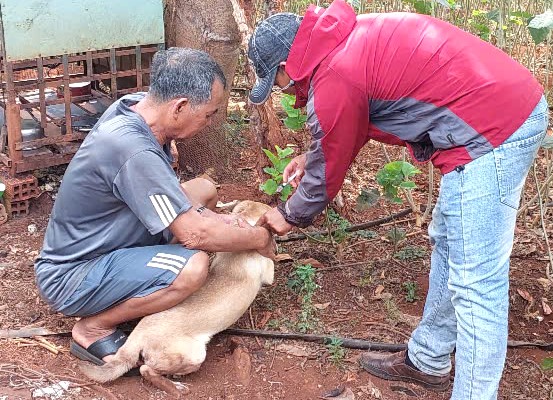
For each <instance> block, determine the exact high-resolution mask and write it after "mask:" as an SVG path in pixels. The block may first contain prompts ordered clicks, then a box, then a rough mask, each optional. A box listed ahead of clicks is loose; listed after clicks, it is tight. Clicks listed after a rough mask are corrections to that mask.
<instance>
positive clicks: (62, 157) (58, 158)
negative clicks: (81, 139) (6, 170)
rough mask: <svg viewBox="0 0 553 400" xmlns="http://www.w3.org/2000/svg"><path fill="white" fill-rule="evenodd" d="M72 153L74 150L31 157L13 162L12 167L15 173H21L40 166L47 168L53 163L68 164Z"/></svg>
mask: <svg viewBox="0 0 553 400" xmlns="http://www.w3.org/2000/svg"><path fill="white" fill-rule="evenodd" d="M74 155H75V152H73V153H67V154H54V155H48V156H37V157H32V159H31V160H26V159H23V160H20V161H17V162H13V163H12V168H14V169H15V172H16V173H21V172H26V171H33V170H35V169H40V168H48V167H52V166H54V165H61V164H68V163H69V161H71V159H72V158H73V156H74ZM30 158H31V157H30Z"/></svg>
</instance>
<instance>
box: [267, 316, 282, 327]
mask: <svg viewBox="0 0 553 400" xmlns="http://www.w3.org/2000/svg"><path fill="white" fill-rule="evenodd" d="M280 326H281V322H280V321H279V320H278V319H276V318H272V319H270V320H269V322H267V328H269V329H278V328H280Z"/></svg>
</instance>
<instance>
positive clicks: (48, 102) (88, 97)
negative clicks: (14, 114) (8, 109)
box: [21, 94, 95, 112]
mask: <svg viewBox="0 0 553 400" xmlns="http://www.w3.org/2000/svg"><path fill="white" fill-rule="evenodd" d="M94 98H95V97H94V96H93V95H90V94H87V95H84V96H77V97H72V98H71V100H72V101H87V100H91V99H94ZM63 103H65V99H56V100H46V103H45V104H46V105H47V106H53V105H56V104H63ZM38 106H40V103H37V102H36V101H34V102H32V103H31V102H26V103H25V104H21V108H22V109H25V110H26V109H29V108H37V107H38ZM46 112H47V111H46Z"/></svg>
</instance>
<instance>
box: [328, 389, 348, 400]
mask: <svg viewBox="0 0 553 400" xmlns="http://www.w3.org/2000/svg"><path fill="white" fill-rule="evenodd" d="M323 399H335V400H355V395H354V394H353V392H352V391H351V389H350V388H345V389H342V388H338V389H334V390H332V391H330V392H329V393H327V394H325V395H324V396H323Z"/></svg>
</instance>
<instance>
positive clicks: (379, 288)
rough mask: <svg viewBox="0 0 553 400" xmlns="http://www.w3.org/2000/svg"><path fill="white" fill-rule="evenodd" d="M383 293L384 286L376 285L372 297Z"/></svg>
mask: <svg viewBox="0 0 553 400" xmlns="http://www.w3.org/2000/svg"><path fill="white" fill-rule="evenodd" d="M383 291H384V286H382V285H378V286H377V287H376V289H375V290H374V295H375V296H378V295H379V294H380V293H382V292H383Z"/></svg>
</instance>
